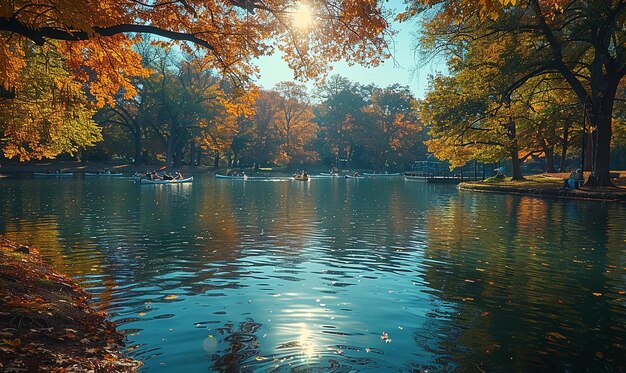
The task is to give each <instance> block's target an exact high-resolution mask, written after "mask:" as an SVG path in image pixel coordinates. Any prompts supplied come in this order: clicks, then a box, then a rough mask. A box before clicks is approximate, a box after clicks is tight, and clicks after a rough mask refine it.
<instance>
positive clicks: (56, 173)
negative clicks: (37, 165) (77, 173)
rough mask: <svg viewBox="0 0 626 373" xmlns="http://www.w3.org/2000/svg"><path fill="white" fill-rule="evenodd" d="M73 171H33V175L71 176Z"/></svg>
mask: <svg viewBox="0 0 626 373" xmlns="http://www.w3.org/2000/svg"><path fill="white" fill-rule="evenodd" d="M73 175H74V173H73V172H50V173H47V172H35V176H53V177H61V176H73Z"/></svg>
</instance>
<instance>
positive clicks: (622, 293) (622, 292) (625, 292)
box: [617, 290, 626, 295]
mask: <svg viewBox="0 0 626 373" xmlns="http://www.w3.org/2000/svg"><path fill="white" fill-rule="evenodd" d="M617 294H619V295H624V294H626V291H624V290H622V291H618V292H617Z"/></svg>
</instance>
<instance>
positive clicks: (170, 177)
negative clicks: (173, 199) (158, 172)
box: [163, 172, 174, 180]
mask: <svg viewBox="0 0 626 373" xmlns="http://www.w3.org/2000/svg"><path fill="white" fill-rule="evenodd" d="M163 180H174V176H172V174H168V173H167V172H166V173H164V174H163Z"/></svg>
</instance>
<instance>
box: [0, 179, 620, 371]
mask: <svg viewBox="0 0 626 373" xmlns="http://www.w3.org/2000/svg"><path fill="white" fill-rule="evenodd" d="M194 177H195V180H194V182H193V184H180V185H143V186H140V185H138V184H137V183H135V182H133V181H132V180H130V179H113V178H112V179H99V178H91V179H90V178H82V177H79V176H75V177H73V178H68V179H62V180H61V179H59V180H56V179H55V180H49V179H47V178H43V179H37V178H32V177H18V178H15V177H14V178H6V179H2V180H0V187H1V188H2V193H1V194H0V206H2V207H1V209H0V234H4V235H5V236H6V237H7V238H9V239H11V240H14V241H19V242H20V243H24V244H27V245H31V246H35V247H38V248H39V249H40V251H41V253H42V255H43V256H44V257H45V259H46V260H48V261H49V262H50V263H52V264H53V265H55V266H56V268H57V269H58V270H60V271H62V272H64V273H66V274H68V275H70V276H72V277H73V278H75V279H76V281H77V282H78V283H79V284H81V285H82V286H83V287H85V288H86V289H87V290H88V291H89V292H90V293H92V294H93V296H94V298H93V302H94V305H95V306H96V307H98V308H101V309H104V310H106V311H107V312H108V313H109V315H110V317H111V319H112V320H114V321H116V322H117V323H118V328H119V329H120V330H122V331H123V332H124V333H125V334H126V336H127V339H128V343H127V352H128V354H129V355H130V356H132V357H134V358H136V359H139V360H142V361H143V362H144V364H145V365H144V368H143V371H145V372H171V371H188V372H192V371H193V372H203V371H207V370H208V371H223V372H232V371H272V372H288V371H320V372H321V371H323V372H326V371H334V372H350V371H372V372H381V371H386V372H392V371H397V372H405V371H429V372H437V371H469V372H481V371H488V372H492V371H519V372H522V371H523V372H528V371H571V372H578V371H593V372H597V371H624V370H626V341H625V340H624V339H625V338H626V295H624V291H625V290H626V205H620V204H612V203H599V202H586V201H556V200H547V199H538V198H530V197H517V196H509V195H496V194H481V193H471V192H462V191H458V190H456V188H455V187H454V186H451V185H433V184H427V183H421V182H418V181H405V180H403V179H402V178H399V177H397V178H394V177H387V178H379V179H362V180H345V179H342V178H320V179H312V180H310V181H309V182H298V181H291V180H271V181H268V180H265V181H263V180H247V181H242V180H216V179H214V178H213V177H211V176H209V175H195V176H194Z"/></svg>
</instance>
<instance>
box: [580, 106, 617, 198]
mask: <svg viewBox="0 0 626 373" xmlns="http://www.w3.org/2000/svg"><path fill="white" fill-rule="evenodd" d="M596 125H597V130H596V131H594V132H595V133H596V144H595V147H594V148H595V149H594V153H595V154H594V155H593V169H592V172H593V173H592V174H591V176H589V178H588V179H587V182H586V183H585V186H614V185H613V183H612V182H611V179H610V177H609V172H610V168H611V137H612V135H613V131H612V129H611V117H608V118H607V117H601V118H598V121H596Z"/></svg>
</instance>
